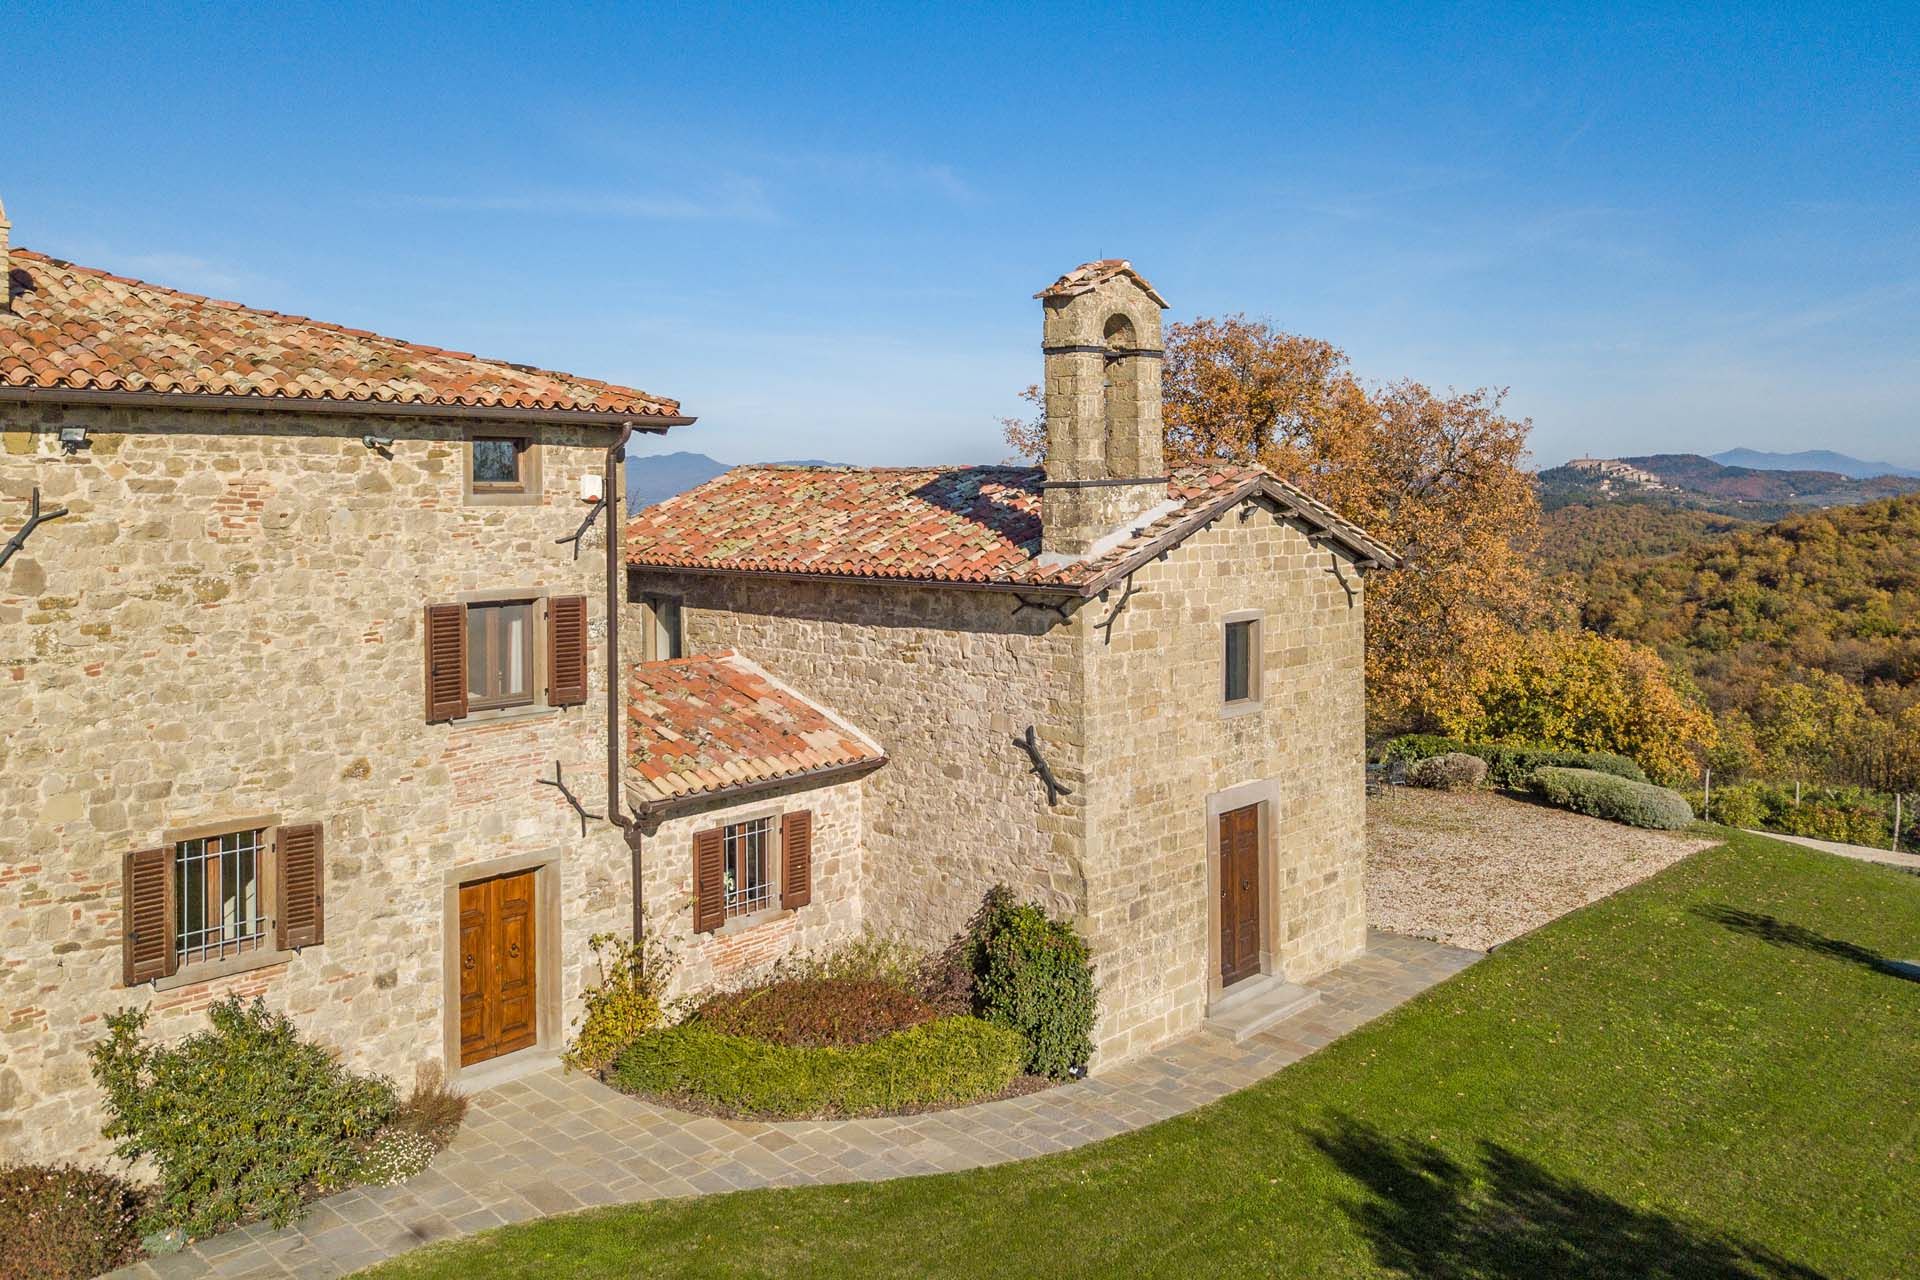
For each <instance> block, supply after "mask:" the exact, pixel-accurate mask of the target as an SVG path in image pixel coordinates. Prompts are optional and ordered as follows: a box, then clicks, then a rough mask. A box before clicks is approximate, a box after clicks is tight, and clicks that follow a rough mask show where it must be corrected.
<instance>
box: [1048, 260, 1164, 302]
mask: <svg viewBox="0 0 1920 1280" xmlns="http://www.w3.org/2000/svg"><path fill="white" fill-rule="evenodd" d="M1115 276H1126V277H1127V278H1128V279H1129V280H1132V281H1133V282H1134V283H1135V284H1137V285H1139V286H1140V289H1141V292H1143V293H1145V294H1146V295H1147V296H1148V297H1149V298H1152V299H1153V300H1154V301H1155V302H1157V303H1159V304H1160V305H1161V306H1162V307H1165V306H1166V305H1167V300H1166V299H1165V298H1163V297H1161V296H1160V292H1159V290H1157V289H1155V288H1154V287H1153V286H1152V285H1150V284H1148V283H1147V278H1146V277H1145V276H1143V275H1141V274H1140V273H1139V272H1138V271H1135V270H1134V269H1133V264H1132V263H1131V262H1128V261H1127V260H1126V259H1125V258H1101V259H1100V260H1099V261H1098V262H1083V263H1081V264H1080V265H1079V266H1077V267H1075V268H1074V269H1073V270H1071V271H1069V272H1067V274H1065V275H1063V276H1061V277H1060V278H1059V279H1058V280H1055V281H1054V282H1053V283H1052V284H1050V285H1048V286H1047V287H1046V288H1044V289H1042V290H1041V291H1040V292H1038V293H1036V294H1034V295H1033V296H1034V297H1036V298H1073V297H1077V296H1079V295H1080V294H1083V293H1087V292H1090V291H1091V290H1092V289H1094V288H1095V287H1096V286H1098V285H1102V284H1105V283H1106V282H1107V281H1109V280H1111V279H1113V278H1114V277H1115Z"/></svg>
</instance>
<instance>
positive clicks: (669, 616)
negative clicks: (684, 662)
mask: <svg viewBox="0 0 1920 1280" xmlns="http://www.w3.org/2000/svg"><path fill="white" fill-rule="evenodd" d="M640 613H641V617H642V618H643V619H644V620H645V634H644V635H643V636H642V638H641V654H640V656H641V658H642V659H643V660H645V661H647V662H662V661H665V660H666V659H668V658H677V657H679V656H680V649H681V645H680V597H678V596H660V595H646V596H641V597H640Z"/></svg>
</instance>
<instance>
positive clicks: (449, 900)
mask: <svg viewBox="0 0 1920 1280" xmlns="http://www.w3.org/2000/svg"><path fill="white" fill-rule="evenodd" d="M560 857H561V853H560V850H558V849H547V850H542V851H540V852H537V853H520V854H514V855H512V856H510V857H505V858H489V859H488V860H486V861H484V862H469V863H463V864H462V865H460V866H457V867H449V868H447V869H446V870H445V871H443V872H442V873H441V895H440V901H441V907H440V920H441V933H440V938H441V944H440V954H441V966H440V968H441V985H440V1024H441V1040H440V1053H441V1061H442V1063H443V1064H444V1070H445V1075H446V1079H447V1082H448V1083H450V1084H451V1083H453V1082H456V1081H458V1080H459V1079H460V1077H461V1075H462V1074H463V1073H465V1074H471V1073H473V1072H476V1071H485V1070H488V1069H490V1068H494V1067H496V1066H497V1065H498V1064H500V1063H503V1062H507V1063H511V1062H519V1061H525V1060H526V1059H527V1058H530V1057H533V1056H535V1055H538V1054H552V1053H558V1052H559V1050H560V1043H561V1025H560V998H561V984H560V954H561V948H560ZM521 871H531V872H533V928H534V943H533V955H534V960H533V962H534V966H535V968H536V970H537V972H536V974H535V978H534V987H533V998H534V1001H535V1003H536V1005H537V1008H536V1010H535V1016H534V1040H533V1043H532V1044H530V1045H528V1046H527V1047H526V1048H524V1049H515V1050H514V1051H513V1052H511V1053H503V1054H501V1055H499V1056H498V1057H494V1058H488V1059H487V1060H486V1061H484V1062H476V1063H474V1064H473V1065H472V1066H470V1067H465V1068H463V1067H461V1065H460V886H461V885H463V884H472V883H473V882H474V881H476V880H492V879H494V878H496V877H498V876H510V875H513V874H515V873H516V872H521Z"/></svg>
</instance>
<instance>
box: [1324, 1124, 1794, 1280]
mask: <svg viewBox="0 0 1920 1280" xmlns="http://www.w3.org/2000/svg"><path fill="white" fill-rule="evenodd" d="M1309 1136H1310V1137H1311V1139H1312V1141H1313V1143H1314V1145H1315V1146H1317V1147H1318V1148H1319V1149H1320V1151H1321V1152H1322V1153H1323V1154H1325V1155H1326V1156H1327V1157H1329V1158H1330V1159H1331V1160H1332V1161H1333V1162H1334V1163H1335V1164H1336V1165H1338V1166H1339V1167H1340V1170H1341V1171H1342V1172H1343V1173H1345V1174H1347V1175H1348V1176H1349V1177H1351V1178H1354V1179H1356V1180H1358V1181H1359V1182H1361V1183H1362V1184H1363V1185H1365V1187H1366V1188H1367V1191H1368V1192H1369V1194H1368V1196H1366V1197H1365V1198H1360V1199H1354V1200H1349V1201H1347V1202H1346V1203H1345V1204H1343V1205H1342V1207H1343V1208H1344V1209H1345V1210H1346V1212H1347V1213H1348V1214H1349V1215H1350V1216H1351V1217H1352V1218H1353V1220H1354V1222H1355V1224H1356V1225H1358V1226H1359V1227H1360V1228H1361V1229H1362V1230H1363V1231H1365V1232H1366V1234H1367V1237H1368V1240H1369V1242H1370V1243H1371V1244H1372V1246H1373V1251H1374V1257H1375V1259H1376V1261H1378V1262H1379V1264H1380V1265H1381V1266H1383V1267H1387V1268H1390V1269H1392V1270H1394V1271H1397V1272H1400V1273H1403V1274H1405V1275H1409V1276H1418V1277H1421V1278H1422V1280H1536V1278H1537V1277H1546V1276H1556V1277H1557V1276H1568V1277H1575V1276H1578V1277H1603V1278H1606V1280H1629V1278H1630V1277H1631V1278H1632V1280H1642V1278H1645V1277H1654V1278H1656V1280H1681V1278H1682V1277H1686V1278H1687V1280H1823V1277H1822V1275H1821V1273H1820V1272H1818V1271H1814V1270H1811V1269H1809V1268H1807V1267H1804V1266H1801V1265H1799V1264H1798V1263H1795V1262H1790V1261H1788V1260H1787V1259H1786V1258H1783V1257H1781V1256H1780V1255H1779V1254H1776V1253H1774V1252H1773V1251H1772V1250H1770V1249H1766V1248H1762V1247H1760V1246H1758V1245H1752V1244H1747V1243H1745V1242H1743V1241H1740V1240H1737V1239H1735V1238H1733V1237H1731V1236H1727V1235H1722V1234H1720V1233H1718V1232H1713V1231H1709V1230H1706V1229H1703V1228H1701V1227H1698V1226H1695V1225H1693V1224H1691V1223H1687V1222H1682V1221H1680V1220H1679V1219H1676V1218H1669V1217H1667V1216H1665V1215H1664V1214H1659V1213H1654V1212H1650V1211H1648V1210H1644V1209H1636V1208H1634V1207H1633V1206H1631V1205H1627V1204H1623V1203H1621V1202H1620V1201H1618V1200H1615V1199H1613V1198H1612V1197H1611V1196H1607V1195H1604V1194H1602V1193H1600V1192H1598V1191H1594V1190H1592V1189H1591V1188H1588V1187H1584V1186H1582V1185H1581V1184H1579V1183H1577V1182H1574V1181H1572V1180H1570V1179H1567V1178H1562V1177H1560V1176H1558V1175H1556V1174H1553V1173H1551V1172H1549V1171H1548V1170H1546V1169H1544V1168H1542V1167H1541V1166H1540V1165H1538V1164H1535V1163H1534V1162H1533V1161H1531V1160H1529V1159H1527V1158H1526V1157H1525V1156H1522V1155H1520V1154H1518V1153H1516V1152H1514V1151H1510V1150H1508V1149H1507V1148H1506V1147H1503V1146H1501V1145H1499V1144H1498V1143H1493V1142H1482V1143H1481V1145H1480V1154H1479V1158H1478V1161H1477V1163H1475V1164H1471V1165H1470V1164H1467V1163H1462V1162H1461V1161H1458V1160H1456V1159H1454V1158H1453V1157H1452V1156H1450V1155H1448V1154H1447V1153H1446V1152H1444V1151H1442V1150H1440V1148H1438V1147H1436V1146H1433V1145H1432V1144H1430V1143H1426V1142H1421V1141H1419V1140H1417V1139H1408V1138H1395V1137H1389V1136H1388V1135H1386V1134H1384V1133H1382V1132H1381V1131H1380V1130H1378V1129H1376V1128H1374V1127H1373V1126H1371V1125H1367V1124H1363V1123H1360V1122H1358V1121H1356V1120H1353V1119H1351V1118H1350V1117H1346V1116H1340V1117H1337V1118H1336V1119H1335V1121H1334V1124H1333V1126H1332V1128H1331V1129H1328V1130H1323V1131H1321V1132H1318V1133H1313V1134H1310V1135H1309Z"/></svg>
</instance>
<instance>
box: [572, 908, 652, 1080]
mask: <svg viewBox="0 0 1920 1280" xmlns="http://www.w3.org/2000/svg"><path fill="white" fill-rule="evenodd" d="M587 946H588V947H589V948H590V949H591V950H592V951H593V958H594V962H595V963H596V964H597V965H598V966H599V969H600V981H599V982H598V983H597V984H596V985H594V986H593V987H590V988H588V990H587V993H586V995H585V996H584V998H583V1007H582V1009H581V1012H580V1013H579V1014H578V1015H577V1016H576V1017H575V1018H574V1022H573V1025H574V1028H575V1030H574V1035H573V1042H572V1043H571V1044H569V1045H568V1046H567V1051H566V1052H565V1053H564V1054H562V1055H561V1061H563V1062H565V1063H566V1065H567V1066H569V1067H573V1068H575V1069H576V1070H580V1071H604V1070H606V1067H607V1064H608V1063H610V1062H612V1061H613V1059H614V1057H615V1055H617V1054H618V1053H619V1052H620V1051H621V1050H622V1049H624V1048H626V1047H627V1046H628V1045H629V1044H632V1043H633V1041H634V1040H635V1039H636V1038H637V1037H639V1036H642V1035H644V1034H646V1033H647V1032H649V1031H652V1030H653V1029H654V1028H656V1027H658V1026H659V1025H660V1024H661V1023H662V1022H663V1021H665V1017H666V1014H665V1005H666V994H667V983H668V981H669V980H670V979H671V978H672V977H673V967H674V957H673V953H672V952H671V951H669V950H668V949H667V947H666V945H665V944H664V943H663V942H661V941H660V939H659V938H658V937H657V936H656V935H655V934H654V932H653V931H652V930H651V929H645V928H643V929H642V930H641V932H640V936H639V937H638V938H622V937H621V936H619V935H618V934H613V933H596V934H594V935H593V936H592V937H591V938H588V939H587Z"/></svg>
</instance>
